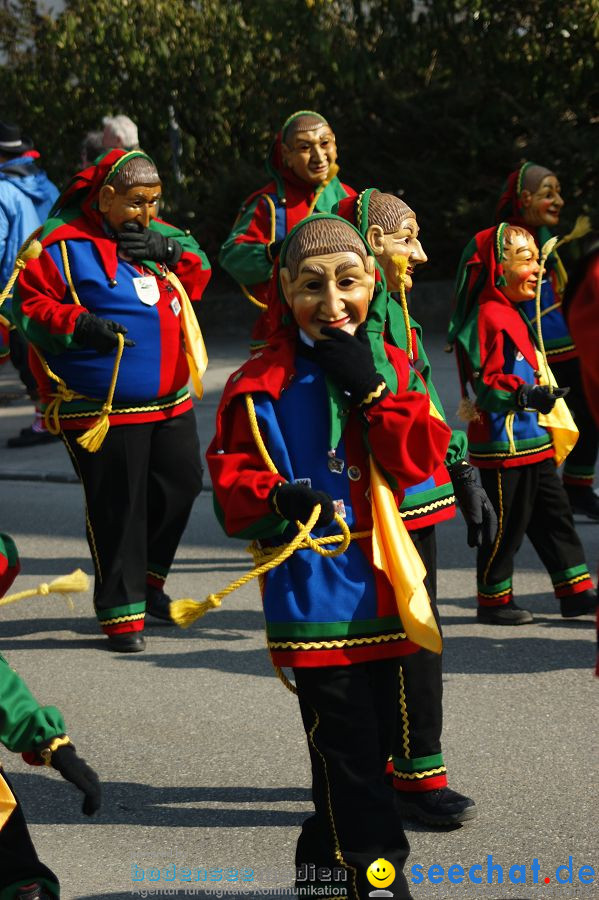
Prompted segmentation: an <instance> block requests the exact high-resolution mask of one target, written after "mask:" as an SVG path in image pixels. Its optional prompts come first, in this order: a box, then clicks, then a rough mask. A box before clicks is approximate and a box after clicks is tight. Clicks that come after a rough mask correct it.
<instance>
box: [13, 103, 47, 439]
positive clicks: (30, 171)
mask: <svg viewBox="0 0 599 900" xmlns="http://www.w3.org/2000/svg"><path fill="white" fill-rule="evenodd" d="M38 158H39V153H37V151H35V150H34V149H33V144H32V142H31V141H30V140H28V139H27V138H24V137H22V135H21V129H20V128H19V126H18V125H12V124H9V123H7V122H2V121H0V289H1V288H3V287H4V285H5V284H6V282H7V281H8V279H9V278H10V276H11V274H12V270H13V267H14V264H15V259H16V257H17V253H18V252H19V248H20V247H21V245H22V244H23V243H24V241H25V240H26V239H27V238H28V237H29V235H30V234H31V233H32V232H33V231H35V229H36V228H38V227H39V226H40V225H41V224H42V223H43V222H45V220H46V219H47V217H48V213H49V212H50V209H51V208H52V205H53V203H54V201H55V200H56V198H57V196H58V188H57V187H56V185H54V184H53V183H52V182H51V181H50V179H49V178H48V176H47V175H46V173H45V172H44V171H42V169H40V168H39V166H38V165H37V159H38ZM2 315H3V316H5V318H6V319H8V321H9V322H10V321H11V298H10V296H9V297H8V299H7V300H6V301H5V302H4V305H3V306H2ZM10 358H11V360H12V363H13V365H14V367H15V368H16V370H17V372H18V373H19V377H20V379H21V381H22V382H23V384H24V385H25V388H26V390H27V393H28V394H29V396H30V397H31V399H32V400H33V402H34V403H35V402H36V400H37V385H36V383H35V379H34V378H33V376H32V374H31V371H30V369H29V364H28V348H27V344H26V343H25V342H24V340H23V338H22V337H20V336H19V335H18V334H17V332H16V331H11V332H10ZM52 440H55V438H54V435H51V434H50V433H49V432H48V431H46V430H45V428H44V427H43V424H42V422H41V417H40V416H39V415H38V414H36V416H35V418H34V421H33V423H32V424H31V425H28V426H27V427H26V428H23V429H22V430H21V432H20V434H18V435H16V436H15V437H12V438H9V440H8V446H9V447H28V446H33V445H35V444H43V443H46V442H47V441H52Z"/></svg>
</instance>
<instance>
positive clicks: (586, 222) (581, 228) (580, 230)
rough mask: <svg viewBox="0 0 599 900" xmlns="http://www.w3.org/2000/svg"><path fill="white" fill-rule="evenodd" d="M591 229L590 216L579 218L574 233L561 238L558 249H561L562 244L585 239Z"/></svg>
mask: <svg viewBox="0 0 599 900" xmlns="http://www.w3.org/2000/svg"><path fill="white" fill-rule="evenodd" d="M591 227H592V226H591V220H590V219H589V217H588V216H578V218H577V219H576V222H575V223H574V228H573V229H572V231H571V232H570V233H569V234H566V235H564V237H563V238H560V239H559V241H558V242H557V244H556V247H561V245H562V244H567V243H569V242H570V241H576V240H578V238H582V237H584V236H585V234H588V233H589V231H590V230H591Z"/></svg>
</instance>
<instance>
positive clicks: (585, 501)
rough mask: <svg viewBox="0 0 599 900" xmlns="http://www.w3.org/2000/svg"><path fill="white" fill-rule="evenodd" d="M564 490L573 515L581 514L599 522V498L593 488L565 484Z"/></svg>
mask: <svg viewBox="0 0 599 900" xmlns="http://www.w3.org/2000/svg"><path fill="white" fill-rule="evenodd" d="M564 488H565V490H566V494H567V495H568V501H569V503H570V508H571V510H572V512H573V513H579V514H580V515H582V516H586V517H587V518H588V519H592V520H593V521H594V522H599V497H598V496H597V494H596V493H595V491H594V490H593V488H592V487H580V486H579V485H574V484H565V485H564Z"/></svg>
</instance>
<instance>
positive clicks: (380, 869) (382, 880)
mask: <svg viewBox="0 0 599 900" xmlns="http://www.w3.org/2000/svg"><path fill="white" fill-rule="evenodd" d="M366 877H367V879H368V881H369V882H370V883H371V885H372V886H373V887H375V888H386V887H389V885H390V884H392V883H393V881H395V868H394V866H392V865H391V863H390V862H388V861H387V860H386V859H375V861H374V862H373V863H370V865H369V866H368V868H367V869H366Z"/></svg>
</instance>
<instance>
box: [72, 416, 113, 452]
mask: <svg viewBox="0 0 599 900" xmlns="http://www.w3.org/2000/svg"><path fill="white" fill-rule="evenodd" d="M109 428H110V422H109V421H108V411H107V410H106V408H105V407H104V408H103V409H102V412H101V414H100V418H99V419H98V421H97V422H96V424H95V425H92V427H91V428H88V429H87V431H84V432H83V434H82V435H81V436H80V437H78V438H77V443H78V444H80V445H81V446H82V447H83V449H84V450H89V452H90V453H97V452H98V450H99V449H100V447H101V446H102V444H103V443H104V438H105V437H106V435H107V434H108V429H109Z"/></svg>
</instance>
